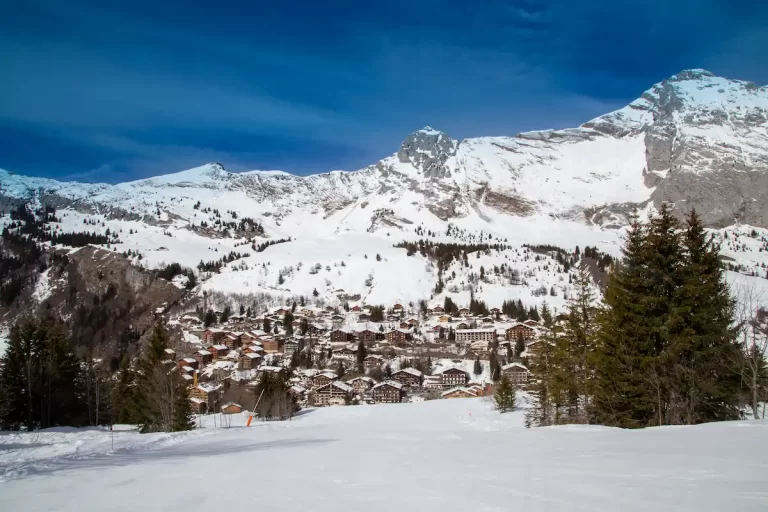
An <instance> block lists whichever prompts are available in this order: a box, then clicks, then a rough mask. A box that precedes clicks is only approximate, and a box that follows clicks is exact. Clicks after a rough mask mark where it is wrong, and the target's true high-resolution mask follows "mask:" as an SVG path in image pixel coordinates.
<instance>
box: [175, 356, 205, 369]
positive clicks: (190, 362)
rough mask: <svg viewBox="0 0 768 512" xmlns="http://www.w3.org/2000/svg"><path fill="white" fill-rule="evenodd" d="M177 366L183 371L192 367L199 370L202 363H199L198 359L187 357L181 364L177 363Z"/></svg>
mask: <svg viewBox="0 0 768 512" xmlns="http://www.w3.org/2000/svg"><path fill="white" fill-rule="evenodd" d="M176 365H177V366H178V367H179V368H182V369H183V368H186V367H190V368H192V369H193V370H197V369H198V368H199V367H200V363H198V362H197V359H195V358H193V357H185V358H184V359H179V362H178V363H176ZM185 371H186V370H185Z"/></svg>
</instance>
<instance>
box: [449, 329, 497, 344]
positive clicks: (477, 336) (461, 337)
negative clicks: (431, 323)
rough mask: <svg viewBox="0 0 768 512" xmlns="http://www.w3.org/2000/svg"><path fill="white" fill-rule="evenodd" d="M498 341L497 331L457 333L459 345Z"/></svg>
mask: <svg viewBox="0 0 768 512" xmlns="http://www.w3.org/2000/svg"><path fill="white" fill-rule="evenodd" d="M495 339H496V330H495V329H462V330H460V331H456V341H457V342H459V343H471V342H473V341H487V342H489V343H491V342H493V340H495Z"/></svg>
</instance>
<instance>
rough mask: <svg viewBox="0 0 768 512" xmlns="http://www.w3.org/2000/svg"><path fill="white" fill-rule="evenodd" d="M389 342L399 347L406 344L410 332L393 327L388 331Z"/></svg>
mask: <svg viewBox="0 0 768 512" xmlns="http://www.w3.org/2000/svg"><path fill="white" fill-rule="evenodd" d="M386 336H387V342H388V343H389V344H390V345H394V346H397V347H402V346H405V342H406V341H408V338H409V337H410V334H409V333H408V331H406V330H405V329H392V330H391V331H389V332H388V333H387V335H386Z"/></svg>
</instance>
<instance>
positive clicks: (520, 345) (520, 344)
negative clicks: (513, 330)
mask: <svg viewBox="0 0 768 512" xmlns="http://www.w3.org/2000/svg"><path fill="white" fill-rule="evenodd" d="M523 352H525V338H523V333H522V332H518V333H517V339H516V340H515V357H522V355H521V354H522V353H523Z"/></svg>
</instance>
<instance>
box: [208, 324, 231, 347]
mask: <svg viewBox="0 0 768 512" xmlns="http://www.w3.org/2000/svg"><path fill="white" fill-rule="evenodd" d="M226 335H227V331H225V330H223V329H217V328H216V327H209V328H207V329H206V330H204V331H203V344H204V345H215V344H216V343H218V342H220V341H222V340H224V336H226Z"/></svg>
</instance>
